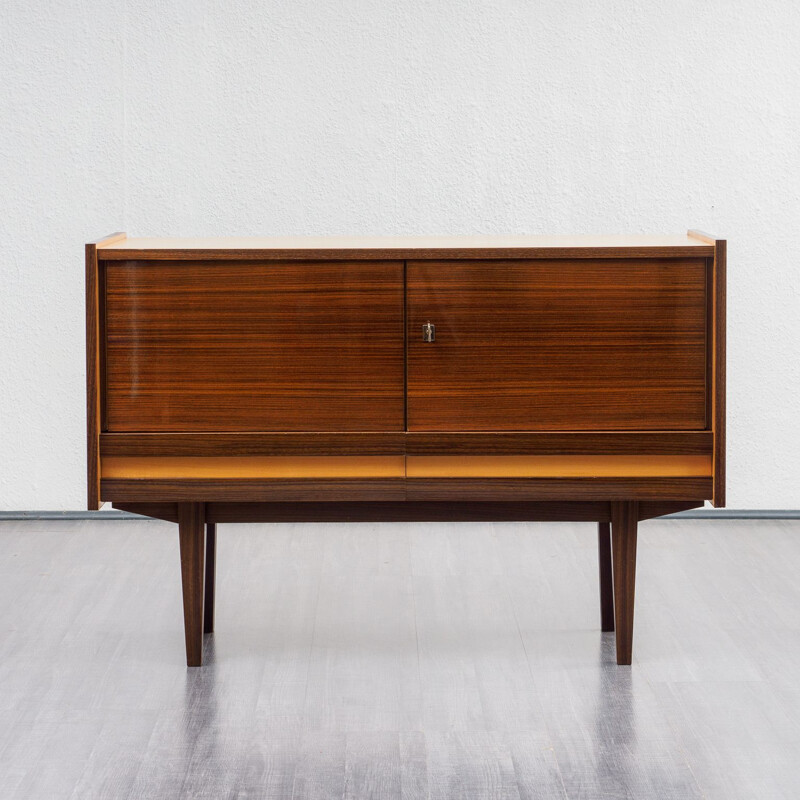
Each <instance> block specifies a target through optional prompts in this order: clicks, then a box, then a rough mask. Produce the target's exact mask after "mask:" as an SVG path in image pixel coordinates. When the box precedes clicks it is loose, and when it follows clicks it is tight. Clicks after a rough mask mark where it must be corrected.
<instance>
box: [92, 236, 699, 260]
mask: <svg viewBox="0 0 800 800" xmlns="http://www.w3.org/2000/svg"><path fill="white" fill-rule="evenodd" d="M97 251H98V257H99V258H101V259H106V260H109V259H114V260H119V259H132V258H136V259H155V258H175V259H195V258H214V259H220V258H227V257H231V256H232V257H246V258H265V259H271V260H275V259H281V258H283V259H294V260H296V259H301V258H309V259H364V258H370V259H372V258H395V259H414V258H426V259H429V258H466V257H470V256H472V257H475V256H477V257H483V258H525V257H538V258H542V257H548V256H551V257H571V256H575V257H584V258H586V257H598V258H609V257H614V256H616V255H625V256H628V257H631V256H644V257H647V256H651V257H652V256H673V257H685V256H708V255H713V252H714V245H713V243H712V242H709V241H708V240H706V239H703V238H700V237H699V236H696V235H695V236H690V235H688V234H676V235H666V236H374V237H362V236H276V237H244V238H235V237H214V238H154V239H151V238H141V239H138V238H137V239H129V238H119V239H108V240H105V241H104V240H100V241H99V242H98V244H97Z"/></svg>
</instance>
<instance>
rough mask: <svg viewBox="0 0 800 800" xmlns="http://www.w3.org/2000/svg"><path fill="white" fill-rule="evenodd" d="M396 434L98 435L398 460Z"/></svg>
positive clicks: (207, 449) (239, 451)
mask: <svg viewBox="0 0 800 800" xmlns="http://www.w3.org/2000/svg"><path fill="white" fill-rule="evenodd" d="M405 441H406V435H405V434H404V433H403V432H402V431H399V432H396V433H102V434H101V435H100V454H101V455H104V456H295V455H297V456H302V455H309V456H339V455H342V456H347V455H362V456H369V455H374V456H381V455H402V454H403V453H404V452H405ZM708 452H709V453H710V452H711V450H710V449H709V450H708Z"/></svg>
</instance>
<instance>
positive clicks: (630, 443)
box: [405, 431, 713, 456]
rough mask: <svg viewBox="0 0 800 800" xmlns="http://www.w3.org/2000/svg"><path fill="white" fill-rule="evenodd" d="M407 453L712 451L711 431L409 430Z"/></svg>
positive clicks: (657, 452) (642, 453) (649, 453)
mask: <svg viewBox="0 0 800 800" xmlns="http://www.w3.org/2000/svg"><path fill="white" fill-rule="evenodd" d="M405 436H406V440H405V441H406V454H407V455H438V454H440V453H444V454H447V455H487V456H490V455H569V454H576V455H628V454H629V455H710V454H711V453H712V452H713V435H712V434H711V432H710V431H688V432H673V431H652V432H650V431H644V432H636V433H628V432H618V433H617V432H615V433H581V432H561V433H541V432H525V431H519V432H518V431H513V432H498V433H481V432H475V433H407V434H406V435H405Z"/></svg>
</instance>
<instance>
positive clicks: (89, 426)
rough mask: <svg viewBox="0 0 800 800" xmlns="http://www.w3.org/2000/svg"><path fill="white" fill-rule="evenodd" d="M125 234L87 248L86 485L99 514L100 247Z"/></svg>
mask: <svg viewBox="0 0 800 800" xmlns="http://www.w3.org/2000/svg"><path fill="white" fill-rule="evenodd" d="M124 238H125V234H124V233H122V232H118V233H112V234H109V235H108V236H105V237H103V238H102V239H98V240H97V241H94V242H88V243H87V244H86V245H85V248H84V251H85V258H86V482H87V507H88V509H89V511H97V509H99V508H100V505H101V502H102V500H101V494H100V431H101V430H102V414H103V397H102V392H101V388H102V369H101V365H102V360H101V359H102V352H103V336H104V332H103V328H102V326H101V324H100V320H101V315H102V314H103V313H104V312H103V309H102V308H101V302H100V301H101V298H102V291H103V286H102V283H101V279H100V274H99V264H98V260H97V248H98V247H100V246H102V245H104V244H111V243H113V242H118V241H121V240H122V239H124Z"/></svg>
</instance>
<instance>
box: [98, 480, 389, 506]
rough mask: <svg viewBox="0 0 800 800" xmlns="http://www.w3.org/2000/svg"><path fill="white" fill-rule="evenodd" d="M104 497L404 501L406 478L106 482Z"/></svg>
mask: <svg viewBox="0 0 800 800" xmlns="http://www.w3.org/2000/svg"><path fill="white" fill-rule="evenodd" d="M101 483H102V490H103V497H105V498H107V499H108V500H111V501H112V502H115V503H147V502H156V503H157V502H160V501H163V502H178V503H189V502H208V503H211V502H215V501H217V502H220V501H225V502H270V501H285V502H320V501H325V500H372V501H377V500H404V499H405V483H404V480H403V479H402V478H399V479H398V478H374V479H361V478H354V479H349V480H348V479H335V478H334V479H327V480H326V479H320V480H313V479H311V480H309V479H293V478H287V479H275V478H270V479H269V480H263V479H242V478H235V479H217V478H211V479H186V480H161V479H151V480H148V479H142V480H139V479H127V478H123V479H116V478H115V479H110V478H107V479H104V480H103V481H101Z"/></svg>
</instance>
